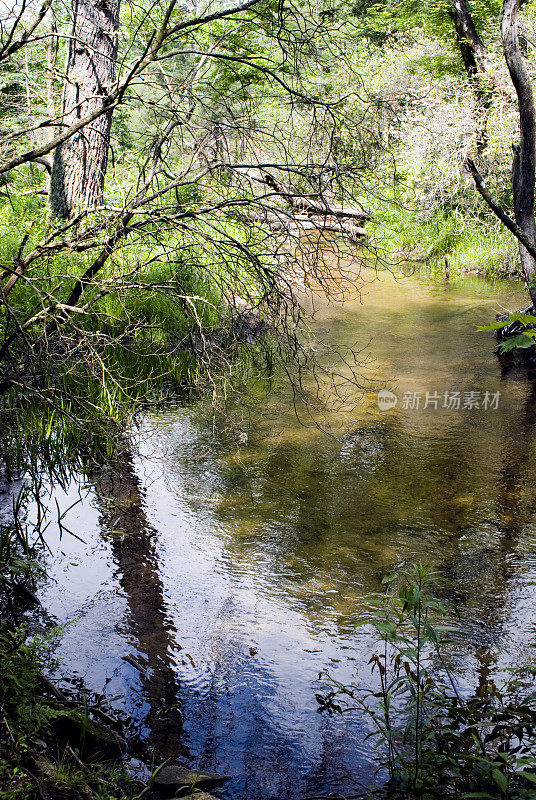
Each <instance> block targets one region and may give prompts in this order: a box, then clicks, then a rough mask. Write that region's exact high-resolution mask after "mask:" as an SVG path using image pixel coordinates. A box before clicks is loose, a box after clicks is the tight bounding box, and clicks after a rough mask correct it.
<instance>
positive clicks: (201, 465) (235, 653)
mask: <svg viewBox="0 0 536 800" xmlns="http://www.w3.org/2000/svg"><path fill="white" fill-rule="evenodd" d="M367 292H368V294H367V296H365V297H364V304H363V305H360V304H359V303H357V302H355V303H349V304H347V305H346V306H345V307H343V308H342V309H341V308H340V307H339V308H337V307H327V308H325V309H323V310H322V313H321V314H320V316H319V321H318V325H319V328H320V330H321V333H322V335H323V337H324V338H326V337H330V339H331V341H334V342H338V343H340V344H343V345H350V344H352V345H353V344H355V342H356V341H357V344H358V346H360V345H364V344H366V343H367V342H368V341H369V339H370V338H371V337H372V345H371V348H372V353H373V355H374V358H375V363H374V371H375V374H376V375H377V376H378V377H379V379H380V380H382V381H384V382H386V383H387V384H388V385H389V386H391V387H392V388H393V389H394V390H395V391H396V392H397V394H398V395H399V397H400V398H402V396H403V393H404V392H406V391H410V392H415V391H417V392H420V393H421V394H422V396H424V395H425V393H426V392H435V391H437V392H439V394H440V395H441V396H442V395H443V393H444V392H445V391H460V392H462V393H463V392H465V391H479V392H482V393H483V392H485V391H490V392H497V391H499V392H500V393H501V401H500V404H499V407H498V409H496V410H485V409H469V408H465V409H464V408H463V407H462V408H460V409H459V410H448V409H444V408H442V407H439V408H438V409H431V408H429V409H424V408H422V407H421V408H419V409H413V410H412V409H406V408H404V407H403V405H402V403H401V402H399V404H398V405H397V407H396V408H395V409H393V410H392V411H389V412H381V411H380V410H379V409H378V407H377V404H376V401H375V397H374V396H371V397H365V398H364V399H360V401H359V404H356V407H355V408H354V409H353V410H352V411H350V412H347V413H339V414H338V416H337V420H336V421H335V422H336V423H337V425H338V426H339V430H340V433H341V436H340V437H339V438H336V437H329V436H325V435H323V434H321V433H320V432H319V431H318V430H316V429H314V428H309V429H308V428H304V427H302V426H300V425H299V424H298V422H297V421H296V419H295V417H294V416H293V415H292V413H291V412H290V411H288V412H286V411H285V410H284V408H285V407H286V406H285V404H284V403H282V402H281V398H278V399H277V400H275V399H274V400H273V401H272V400H269V401H267V402H265V403H263V404H262V415H261V414H260V413H259V418H258V420H257V421H256V426H257V427H256V429H255V434H254V435H252V436H251V437H250V442H249V444H247V445H245V446H242V447H240V448H236V446H229V445H228V444H226V443H225V441H224V440H223V439H221V440H219V439H218V438H217V437H216V438H213V437H212V435H211V433H210V431H209V430H208V429H207V428H206V427H205V426H204V424H203V422H202V413H201V412H200V411H199V410H198V409H186V410H185V409H170V410H168V411H167V412H165V413H162V414H157V415H154V416H152V417H150V418H148V419H147V420H146V424H145V427H144V430H143V432H142V443H141V457H138V456H136V458H132V456H129V455H124V456H123V457H122V459H120V460H119V461H118V462H116V464H115V466H113V467H108V468H107V469H106V470H104V471H103V472H102V473H100V474H99V475H96V476H95V492H94V496H93V502H92V506H88V505H87V504H86V506H85V507H84V508H85V511H82V512H80V514H81V516H80V517H79V521H82V518H83V515H84V513H85V514H86V517H87V519H86V522H85V527H86V530H85V538H86V540H87V545H86V551H85V552H82V551H79V552H78V555H77V558H78V559H79V562H78V563H79V566H80V564H85V565H86V567H89V566H90V565H91V566H92V568H93V569H94V570H96V573H95V579H94V585H92V588H91V589H89V588H86V590H85V591H84V593H82V594H83V596H82V594H81V597H80V601H79V602H78V601H77V602H78V605H77V606H76V611H77V621H76V623H75V625H74V626H72V628H71V629H70V631H69V633H68V634H67V635H66V637H65V639H64V642H63V643H62V648H63V650H62V654H63V660H64V663H71V664H72V663H75V664H76V665H77V668H78V670H79V671H80V672H81V673H82V674H83V675H84V678H85V680H86V681H87V682H88V683H89V684H90V686H93V687H95V688H100V686H101V685H102V682H103V681H102V677H103V676H102V657H100V656H99V651H98V649H97V647H96V646H93V647H92V646H91V639H92V637H96V636H97V637H98V639H99V646H100V647H103V648H104V649H105V650H106V653H107V659H108V660H107V661H106V664H107V668H106V669H107V675H110V674H114V675H119V674H120V675H121V676H122V677H121V680H122V682H123V685H124V688H125V696H126V697H127V698H128V711H129V713H130V714H131V715H132V716H133V718H134V720H135V721H137V723H138V725H139V728H140V730H142V731H145V732H146V733H147V735H148V737H150V742H151V745H152V746H153V747H154V748H155V750H157V752H158V753H159V754H161V755H162V756H166V755H176V754H177V753H179V754H182V755H183V756H184V757H185V758H186V760H188V761H190V763H193V764H196V765H202V766H203V767H205V768H207V769H214V770H218V771H223V772H226V773H230V774H232V775H233V776H234V779H233V781H231V783H230V784H229V785H228V786H227V787H226V788H225V790H224V794H225V796H228V797H233V798H234V799H235V800H243V798H246V797H258V796H259V794H262V795H265V796H274V797H275V796H277V797H278V798H286V797H297V796H300V795H305V794H308V793H309V794H323V793H326V792H327V791H334V790H341V791H350V790H352V789H354V788H355V785H356V784H355V782H356V781H365V782H366V781H367V780H369V779H370V777H371V774H372V766H371V761H370V757H371V754H370V750H369V747H368V745H367V744H366V743H365V742H364V737H365V734H366V733H367V729H366V727H365V724H366V723H365V721H364V720H362V719H359V718H358V717H354V718H345V719H342V720H341V719H330V718H325V717H320V716H319V715H318V714H316V704H315V700H314V691H315V689H314V687H315V680H316V678H317V675H318V673H319V672H320V671H321V670H323V669H325V668H326V667H330V669H331V671H332V672H333V674H334V675H335V676H336V677H337V678H339V679H340V680H345V679H349V678H356V677H357V679H358V680H361V681H362V682H366V681H368V679H369V667H368V666H367V662H368V658H369V654H370V647H371V644H372V642H371V639H370V637H369V636H368V635H367V634H366V633H361V634H359V635H358V634H357V633H356V631H355V623H356V622H357V621H358V620H359V618H360V616H361V615H362V614H363V610H364V609H365V608H366V607H367V604H368V602H369V599H370V594H371V593H372V592H375V591H378V589H379V587H380V580H381V577H382V575H383V574H384V573H385V571H386V570H390V569H392V568H393V566H394V565H396V564H397V563H399V562H401V561H405V560H407V561H417V560H431V561H434V562H436V564H437V565H438V566H439V567H440V568H442V569H443V570H444V571H445V573H446V574H447V576H448V577H449V578H450V579H451V581H452V585H451V586H450V588H448V589H446V590H445V591H446V593H447V594H449V595H450V596H451V597H452V598H453V599H455V600H456V602H457V604H458V605H459V607H460V610H461V623H462V626H463V628H464V631H465V633H466V639H465V640H464V641H463V642H461V643H460V645H459V648H458V650H459V652H458V669H459V672H460V675H461V676H463V675H464V674H465V675H466V679H465V680H466V683H467V686H466V688H467V691H470V690H471V689H472V688H474V686H475V685H476V684H477V683H478V681H479V679H480V680H482V677H483V676H484V675H485V674H486V672H487V671H489V670H490V669H493V668H494V667H495V666H497V665H498V666H504V665H505V664H507V663H508V662H509V660H510V659H515V658H517V657H518V656H519V654H520V653H522V654H523V655H525V654H526V652H527V648H528V647H529V645H530V643H531V642H534V633H535V632H534V629H533V623H532V619H533V617H534V605H535V597H534V582H535V578H536V557H535V553H536V525H535V522H536V520H535V512H536V497H535V491H536V490H535V489H534V487H535V486H536V463H535V452H534V451H535V446H534V424H535V421H536V420H535V415H536V403H535V400H536V396H535V393H534V390H533V389H532V388H531V387H530V385H529V384H527V383H526V382H524V381H520V380H515V379H514V378H515V376H514V375H506V376H501V373H500V370H499V369H498V367H497V364H496V362H495V361H494V359H493V356H492V355H491V352H490V351H491V347H492V344H491V342H490V340H489V338H486V337H485V336H484V335H482V334H476V333H475V326H476V325H477V324H481V323H484V322H486V321H489V319H490V317H491V316H492V314H493V310H492V304H493V302H500V303H501V305H505V306H508V305H510V306H511V307H515V306H516V305H517V298H516V297H515V289H513V288H512V287H511V286H501V285H498V286H496V287H492V286H490V285H488V284H485V283H484V282H478V281H476V282H475V281H473V282H472V283H471V286H470V287H469V289H466V288H464V287H456V286H453V285H450V286H448V287H441V288H437V287H435V286H434V285H433V284H424V283H420V282H418V281H416V280H415V279H412V280H405V281H402V282H394V279H392V278H391V277H388V276H386V277H384V278H382V279H381V280H378V281H377V282H375V283H374V284H372V285H371V286H370V287H368V289H367ZM287 405H290V404H287ZM282 409H283V410H282ZM149 454H150V455H151V459H150V460H147V458H145V457H144V456H147V455H149ZM92 511H93V514H94V517H93V518H91V512H92ZM95 512H96V513H95ZM90 519H92V521H89V520H90ZM99 547H100V548H102V547H104V548H109V549H108V550H105V553H104V554H103V555H102V556H99V558H100V560H99V559H97V558H96V556H95V553H96V551H97V550H98V548H99ZM99 552H100V551H99ZM95 565H97V566H95ZM99 565H100V566H99ZM75 572H76V570H75V568H72V569H71V568H70V567H69V564H68V562H67V563H66V562H65V561H64V562H62V569H61V570H60V569H59V567H56V572H55V573H54V577H55V578H56V579H57V581H58V583H57V584H56V585H52V584H51V585H50V586H49V587H48V588H47V594H46V597H47V598H48V602H49V604H50V605H51V606H52V608H54V603H55V602H56V609H55V613H56V615H57V616H58V617H59V618H60V620H62V619H65V618H67V617H69V616H71V617H72V616H74V614H73V609H72V608H69V607H68V604H65V606H64V607H63V609H58V604H57V601H56V598H57V597H58V596H59V595H60V594H61V592H62V591H63V592H65V593H68V592H71V596H72V592H73V591H74V592H75V594H76V591H77V587H78V586H80V579H79V578H77V575H76V574H75ZM104 597H105V598H106V602H105V601H104V600H103V598H104ZM118 597H119V598H123V599H124V602H123V603H121V602H118V599H117V598H118ZM95 609H100V610H101V613H100V616H99V615H98V614H96V612H95ZM103 609H105V613H106V614H107V616H108V619H107V623H109V624H104V623H103V616H102V611H103ZM81 641H84V642H85V645H84V646H83V647H80V642H81ZM88 642H89V643H88ZM181 648H182V649H181ZM126 652H128V653H131V654H133V655H134V656H136V657H138V658H139V659H140V660H142V661H143V662H144V664H145V666H146V667H147V673H148V674H147V675H144V674H143V673H142V674H141V675H140V673H139V672H138V671H137V670H136V669H135V668H134V667H132V666H129V665H128V664H126V663H125V662H124V661H121V656H122V655H124V654H125V653H126ZM479 676H480V677H479ZM107 679H108V678H107ZM117 683H118V682H117V680H116V679H113V680H111V679H110V681H109V683H108V684H107V691H109V692H110V693H113V692H114V691H116V690H117Z"/></svg>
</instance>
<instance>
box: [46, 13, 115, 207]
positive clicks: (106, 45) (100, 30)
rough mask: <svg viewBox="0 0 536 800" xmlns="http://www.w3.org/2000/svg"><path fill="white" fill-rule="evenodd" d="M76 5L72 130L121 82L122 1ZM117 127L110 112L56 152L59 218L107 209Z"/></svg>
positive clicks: (70, 61)
mask: <svg viewBox="0 0 536 800" xmlns="http://www.w3.org/2000/svg"><path fill="white" fill-rule="evenodd" d="M72 2H73V6H72V9H73V25H72V33H71V39H70V42H69V52H68V56H67V66H66V82H65V92H64V100H63V124H64V125H65V126H66V127H68V126H70V125H73V124H74V123H76V121H77V120H78V119H80V118H82V117H84V116H86V115H87V114H90V113H91V112H92V111H94V110H95V109H96V108H98V107H99V106H100V105H101V104H102V100H103V98H105V97H106V96H107V95H108V93H109V90H110V88H111V86H112V84H113V83H114V80H115V61H116V57H117V30H118V26H119V0H72ZM111 124H112V112H111V111H110V112H108V113H105V114H102V115H101V116H99V117H97V119H95V120H93V122H91V123H89V124H88V125H87V126H85V127H84V128H82V130H80V131H79V132H78V133H77V134H75V135H74V136H73V137H72V138H71V139H68V140H67V141H66V142H64V143H63V144H62V145H60V146H59V147H57V148H56V150H55V152H54V163H53V167H52V177H51V186H50V204H51V207H52V211H53V213H54V214H56V215H57V216H59V217H62V218H64V219H67V218H68V217H69V216H70V215H71V214H72V212H73V211H74V210H75V209H80V208H95V207H96V206H99V205H100V204H101V203H102V196H103V189H104V176H105V174H106V166H107V162H108V148H109V142H110V128H111Z"/></svg>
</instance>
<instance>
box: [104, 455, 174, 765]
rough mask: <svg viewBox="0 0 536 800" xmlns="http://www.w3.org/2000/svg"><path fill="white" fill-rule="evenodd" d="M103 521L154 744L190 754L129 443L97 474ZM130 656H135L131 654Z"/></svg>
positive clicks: (168, 623)
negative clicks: (124, 609) (123, 597)
mask: <svg viewBox="0 0 536 800" xmlns="http://www.w3.org/2000/svg"><path fill="white" fill-rule="evenodd" d="M93 480H94V485H95V497H96V505H97V507H98V509H99V511H100V514H99V524H100V526H101V529H102V534H103V536H104V537H105V538H106V539H108V540H109V541H110V542H111V552H112V555H113V559H114V562H115V565H116V568H117V569H116V576H117V580H118V583H119V586H120V587H121V589H122V590H123V592H124V595H125V597H126V600H127V603H128V615H127V619H126V620H124V621H123V626H124V630H125V631H126V632H127V639H128V640H129V642H130V643H131V644H134V646H135V648H136V652H137V657H136V658H135V659H133V658H132V656H130V662H127V663H131V665H132V666H133V667H134V669H137V665H139V666H140V667H142V669H141V670H138V671H139V673H140V679H141V686H142V693H143V696H144V699H145V702H146V703H147V705H148V710H147V713H146V715H145V718H144V725H145V727H146V729H147V739H148V744H149V745H150V747H151V748H152V749H153V751H154V753H155V755H156V758H157V759H158V760H164V759H168V758H174V757H177V756H189V752H188V749H187V747H186V742H185V737H184V733H183V724H182V712H181V708H180V687H179V682H178V678H177V654H178V652H179V651H180V650H181V645H180V643H179V636H178V633H177V629H176V627H175V624H174V622H173V619H172V617H171V616H170V614H169V612H168V610H167V608H166V602H165V599H164V590H163V586H162V581H161V578H160V567H159V556H158V551H157V547H158V541H157V539H158V536H157V531H156V530H155V529H154V528H153V527H152V526H151V524H150V523H149V521H148V519H147V515H146V512H145V508H144V489H143V487H142V486H141V483H140V479H139V477H138V475H137V474H136V472H135V469H134V464H133V459H132V455H131V453H130V452H129V450H128V448H125V449H123V450H122V452H121V453H120V454H118V455H116V456H115V457H114V458H113V460H111V461H110V462H109V463H108V464H107V465H106V466H105V467H103V468H102V469H101V470H100V471H99V472H98V474H95V475H94V476H93ZM127 658H129V656H128V655H127Z"/></svg>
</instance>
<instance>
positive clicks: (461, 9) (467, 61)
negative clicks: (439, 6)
mask: <svg viewBox="0 0 536 800" xmlns="http://www.w3.org/2000/svg"><path fill="white" fill-rule="evenodd" d="M450 4H451V6H452V9H451V12H450V16H451V17H452V20H453V22H454V29H455V31H456V40H457V42H458V48H459V50H460V55H461V57H462V61H463V65H464V67H465V72H466V73H467V77H468V78H469V80H470V82H471V84H472V86H473V91H474V94H475V101H476V109H475V114H474V116H475V122H476V149H477V152H478V154H479V155H482V154H483V153H484V152H485V150H486V148H487V146H488V134H487V128H488V118H489V114H490V111H491V105H492V102H493V89H494V85H495V84H496V80H495V79H494V76H493V71H492V68H491V64H490V61H489V58H488V51H487V49H486V45H485V44H484V42H483V41H482V39H481V38H480V36H479V35H478V33H477V30H476V28H475V24H474V22H473V18H472V16H471V14H470V13H469V10H468V8H467V5H466V3H465V0H450Z"/></svg>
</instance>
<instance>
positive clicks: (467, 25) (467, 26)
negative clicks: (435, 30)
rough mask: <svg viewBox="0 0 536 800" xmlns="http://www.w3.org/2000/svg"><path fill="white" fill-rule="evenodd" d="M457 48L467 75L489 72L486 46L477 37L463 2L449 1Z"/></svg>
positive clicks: (460, 0) (459, 0) (458, 0)
mask: <svg viewBox="0 0 536 800" xmlns="http://www.w3.org/2000/svg"><path fill="white" fill-rule="evenodd" d="M450 4H451V6H452V11H451V16H452V19H453V21H454V27H455V29H456V38H457V40H458V47H459V48H460V53H461V56H462V60H463V63H464V66H465V70H466V72H467V74H468V75H476V74H477V72H487V71H488V70H489V60H488V54H487V51H486V45H485V44H484V42H483V41H482V39H481V38H480V36H479V35H478V33H477V31H476V28H475V24H474V22H473V18H472V17H471V14H470V13H469V11H468V9H467V5H466V4H465V0H450Z"/></svg>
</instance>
